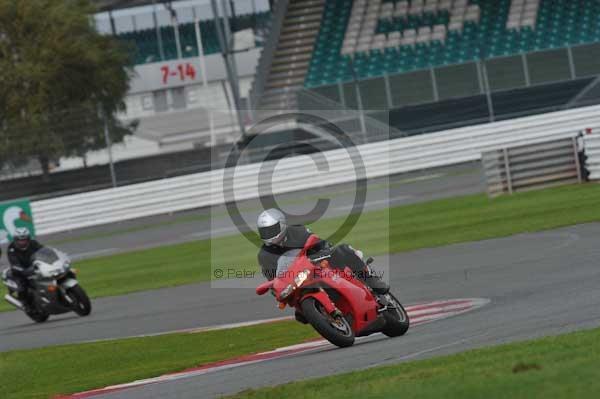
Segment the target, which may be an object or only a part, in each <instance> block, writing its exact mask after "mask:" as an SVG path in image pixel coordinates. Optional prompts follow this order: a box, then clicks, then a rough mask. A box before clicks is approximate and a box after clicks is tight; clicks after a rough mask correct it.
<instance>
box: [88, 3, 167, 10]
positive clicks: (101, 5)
mask: <svg viewBox="0 0 600 399" xmlns="http://www.w3.org/2000/svg"><path fill="white" fill-rule="evenodd" d="M171 1H177V0H171ZM92 2H93V3H94V4H96V6H97V7H98V11H109V10H119V9H125V8H131V7H138V6H146V5H151V4H152V3H157V4H158V3H166V1H165V0H155V1H152V0H92Z"/></svg>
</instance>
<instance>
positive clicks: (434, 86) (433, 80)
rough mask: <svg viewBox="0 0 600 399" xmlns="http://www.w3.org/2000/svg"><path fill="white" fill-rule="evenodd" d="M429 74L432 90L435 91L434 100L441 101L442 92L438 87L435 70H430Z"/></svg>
mask: <svg viewBox="0 0 600 399" xmlns="http://www.w3.org/2000/svg"><path fill="white" fill-rule="evenodd" d="M429 74H430V75H431V88H432V90H433V100H434V101H440V92H439V91H438V86H437V77H436V75H435V69H434V68H429Z"/></svg>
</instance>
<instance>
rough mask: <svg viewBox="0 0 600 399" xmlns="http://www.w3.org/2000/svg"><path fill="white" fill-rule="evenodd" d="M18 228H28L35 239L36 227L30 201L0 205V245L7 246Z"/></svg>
mask: <svg viewBox="0 0 600 399" xmlns="http://www.w3.org/2000/svg"><path fill="white" fill-rule="evenodd" d="M17 227H27V228H28V229H29V231H31V236H32V237H35V226H34V224H33V215H32V213H31V206H30V204H29V200H17V201H11V202H3V203H0V244H6V243H7V242H8V241H9V240H10V239H12V235H13V233H14V232H15V229H16V228H17Z"/></svg>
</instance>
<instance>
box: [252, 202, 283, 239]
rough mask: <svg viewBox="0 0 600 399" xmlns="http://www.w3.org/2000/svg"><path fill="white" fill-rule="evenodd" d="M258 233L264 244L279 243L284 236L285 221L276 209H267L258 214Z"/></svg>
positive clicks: (281, 213)
mask: <svg viewBox="0 0 600 399" xmlns="http://www.w3.org/2000/svg"><path fill="white" fill-rule="evenodd" d="M256 224H257V226H258V234H259V235H260V239H261V240H262V241H263V242H264V243H265V244H266V245H279V244H281V242H282V241H283V240H284V238H285V233H286V231H287V221H286V219H285V215H284V214H283V212H281V211H280V210H278V209H274V208H271V209H267V210H266V211H263V212H262V213H261V214H260V215H258V221H257V222H256Z"/></svg>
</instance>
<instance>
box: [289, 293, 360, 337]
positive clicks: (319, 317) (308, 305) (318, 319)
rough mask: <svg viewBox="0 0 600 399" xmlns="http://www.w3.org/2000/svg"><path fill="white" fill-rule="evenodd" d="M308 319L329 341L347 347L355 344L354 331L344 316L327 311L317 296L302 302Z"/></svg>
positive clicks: (303, 311) (303, 310)
mask: <svg viewBox="0 0 600 399" xmlns="http://www.w3.org/2000/svg"><path fill="white" fill-rule="evenodd" d="M301 307H302V313H303V314H304V317H305V318H306V320H307V321H308V322H309V323H310V324H311V325H312V326H313V328H314V329H315V330H317V332H318V333H319V334H321V336H322V337H323V338H325V339H326V340H327V341H329V342H331V343H332V344H334V345H335V346H339V347H340V348H345V347H348V346H352V345H353V344H354V331H352V326H350V324H349V323H348V321H347V320H346V318H345V317H344V316H337V317H335V318H334V317H333V316H331V315H329V314H327V312H326V311H325V309H324V308H323V305H321V303H319V301H317V300H316V299H315V298H312V297H310V298H306V299H305V300H304V301H302V303H301Z"/></svg>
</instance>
